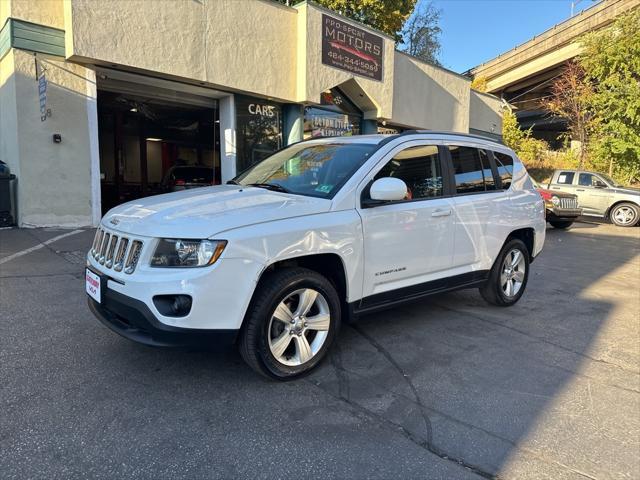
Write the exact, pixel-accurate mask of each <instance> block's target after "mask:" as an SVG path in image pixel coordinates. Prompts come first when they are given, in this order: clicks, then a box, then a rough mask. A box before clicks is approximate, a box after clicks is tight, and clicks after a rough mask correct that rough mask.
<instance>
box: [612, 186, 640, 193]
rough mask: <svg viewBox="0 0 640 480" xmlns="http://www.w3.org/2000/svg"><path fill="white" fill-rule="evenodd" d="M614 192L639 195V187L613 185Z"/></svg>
mask: <svg viewBox="0 0 640 480" xmlns="http://www.w3.org/2000/svg"><path fill="white" fill-rule="evenodd" d="M613 192H614V193H626V194H629V195H640V188H634V187H613Z"/></svg>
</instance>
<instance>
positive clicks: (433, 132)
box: [398, 130, 503, 145]
mask: <svg viewBox="0 0 640 480" xmlns="http://www.w3.org/2000/svg"><path fill="white" fill-rule="evenodd" d="M424 133H427V134H431V135H452V136H456V137H470V138H477V139H479V140H487V141H489V142H493V143H497V144H500V145H502V144H503V143H502V142H501V141H500V140H496V139H495V138H491V137H486V136H484V135H476V134H474V133H462V132H448V131H444V130H405V131H404V132H401V133H399V134H398V136H403V135H416V134H424Z"/></svg>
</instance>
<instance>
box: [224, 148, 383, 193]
mask: <svg viewBox="0 0 640 480" xmlns="http://www.w3.org/2000/svg"><path fill="white" fill-rule="evenodd" d="M375 147H376V145H374V144H364V143H322V144H315V145H313V144H309V143H299V144H297V145H292V146H290V147H289V148H285V149H284V150H280V151H279V152H276V153H274V154H273V155H271V156H270V157H268V158H265V159H264V160H262V161H261V162H260V163H257V164H256V165H254V166H252V167H250V168H249V169H247V170H245V171H244V172H242V173H241V174H240V175H238V176H237V177H236V178H235V179H234V180H233V181H232V182H233V183H237V184H239V185H252V186H257V187H264V188H272V189H274V190H280V191H284V192H288V193H296V194H299V195H308V196H312V197H320V198H332V197H333V196H334V195H335V194H336V192H337V191H338V190H339V189H340V187H342V185H344V183H345V182H346V181H347V180H348V179H349V178H350V177H351V175H353V174H354V173H355V171H356V170H357V169H358V168H360V167H361V166H362V164H364V162H365V161H366V160H367V159H368V158H369V155H370V154H371V153H372V152H373V150H374V149H375Z"/></svg>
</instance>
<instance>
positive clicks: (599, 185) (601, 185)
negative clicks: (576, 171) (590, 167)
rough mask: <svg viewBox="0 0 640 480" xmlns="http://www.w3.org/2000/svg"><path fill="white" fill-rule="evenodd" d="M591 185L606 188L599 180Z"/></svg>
mask: <svg viewBox="0 0 640 480" xmlns="http://www.w3.org/2000/svg"><path fill="white" fill-rule="evenodd" d="M593 186H594V187H596V188H607V186H606V185H605V184H604V183H601V182H598V183H595V184H594V185H593Z"/></svg>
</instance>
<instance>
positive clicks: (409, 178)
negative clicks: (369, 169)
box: [376, 145, 442, 199]
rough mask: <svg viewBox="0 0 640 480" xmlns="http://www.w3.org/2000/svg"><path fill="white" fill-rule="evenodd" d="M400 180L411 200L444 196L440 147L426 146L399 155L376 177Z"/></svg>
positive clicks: (412, 148) (408, 149)
mask: <svg viewBox="0 0 640 480" xmlns="http://www.w3.org/2000/svg"><path fill="white" fill-rule="evenodd" d="M383 177H394V178H399V179H400V180H402V181H403V182H404V183H406V184H407V191H408V197H409V199H418V198H433V197H441V196H442V171H441V169H440V160H439V158H438V147H436V146H434V145H424V146H419V147H411V148H407V149H406V150H403V151H402V152H400V153H398V154H397V155H396V156H395V157H393V159H392V160H390V161H389V163H387V164H386V165H385V166H384V167H383V168H382V170H380V171H379V172H378V174H377V175H376V180H377V179H378V178H383Z"/></svg>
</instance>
